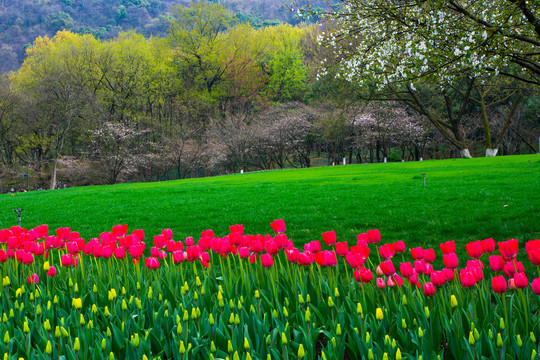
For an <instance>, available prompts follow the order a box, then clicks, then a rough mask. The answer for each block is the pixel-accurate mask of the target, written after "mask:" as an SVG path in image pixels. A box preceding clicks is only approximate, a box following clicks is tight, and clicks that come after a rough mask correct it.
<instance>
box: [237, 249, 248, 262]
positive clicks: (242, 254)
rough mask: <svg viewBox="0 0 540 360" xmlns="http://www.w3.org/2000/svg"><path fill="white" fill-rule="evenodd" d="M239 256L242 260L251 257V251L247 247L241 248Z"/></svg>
mask: <svg viewBox="0 0 540 360" xmlns="http://www.w3.org/2000/svg"><path fill="white" fill-rule="evenodd" d="M238 256H239V257H240V258H241V259H245V258H248V257H249V249H248V248H247V247H241V248H240V249H239V250H238Z"/></svg>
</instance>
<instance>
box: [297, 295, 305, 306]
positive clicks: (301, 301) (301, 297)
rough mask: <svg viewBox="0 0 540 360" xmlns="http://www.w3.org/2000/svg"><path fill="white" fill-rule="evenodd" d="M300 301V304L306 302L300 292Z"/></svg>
mask: <svg viewBox="0 0 540 360" xmlns="http://www.w3.org/2000/svg"><path fill="white" fill-rule="evenodd" d="M298 303H299V304H303V303H304V297H303V296H302V294H298Z"/></svg>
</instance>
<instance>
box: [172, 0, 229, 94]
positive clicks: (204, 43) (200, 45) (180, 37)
mask: <svg viewBox="0 0 540 360" xmlns="http://www.w3.org/2000/svg"><path fill="white" fill-rule="evenodd" d="M232 20H233V17H232V14H230V13H229V12H228V11H227V10H225V8H224V7H222V6H221V5H218V4H211V3H207V2H200V3H191V6H190V7H187V6H183V5H178V6H175V7H174V8H173V10H172V20H171V24H170V28H169V34H168V39H169V42H170V44H171V46H172V47H173V49H174V50H175V54H176V59H175V61H176V62H177V64H178V66H179V68H180V69H181V70H180V71H181V72H182V73H183V74H184V75H185V76H186V77H187V79H189V80H190V82H191V85H192V86H198V87H202V88H203V89H206V91H207V92H208V93H209V94H211V93H212V90H213V89H214V87H215V86H216V85H217V84H219V83H220V82H221V81H222V80H223V76H224V73H225V69H226V68H227V66H228V65H229V64H230V58H229V59H225V61H220V60H221V59H222V57H221V55H222V54H221V53H220V49H221V43H223V42H226V41H227V40H228V38H227V34H222V32H223V31H225V30H226V29H228V28H229V27H230V26H231V24H232Z"/></svg>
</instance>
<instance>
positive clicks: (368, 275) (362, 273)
mask: <svg viewBox="0 0 540 360" xmlns="http://www.w3.org/2000/svg"><path fill="white" fill-rule="evenodd" d="M354 274H355V279H356V281H358V282H360V281H362V282H364V283H368V282H370V281H371V280H373V273H372V272H371V270H369V269H366V268H359V269H356V270H355V271H354Z"/></svg>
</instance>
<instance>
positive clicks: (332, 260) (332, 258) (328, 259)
mask: <svg viewBox="0 0 540 360" xmlns="http://www.w3.org/2000/svg"><path fill="white" fill-rule="evenodd" d="M324 265H326V266H336V265H337V258H336V253H335V252H333V251H325V252H324Z"/></svg>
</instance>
